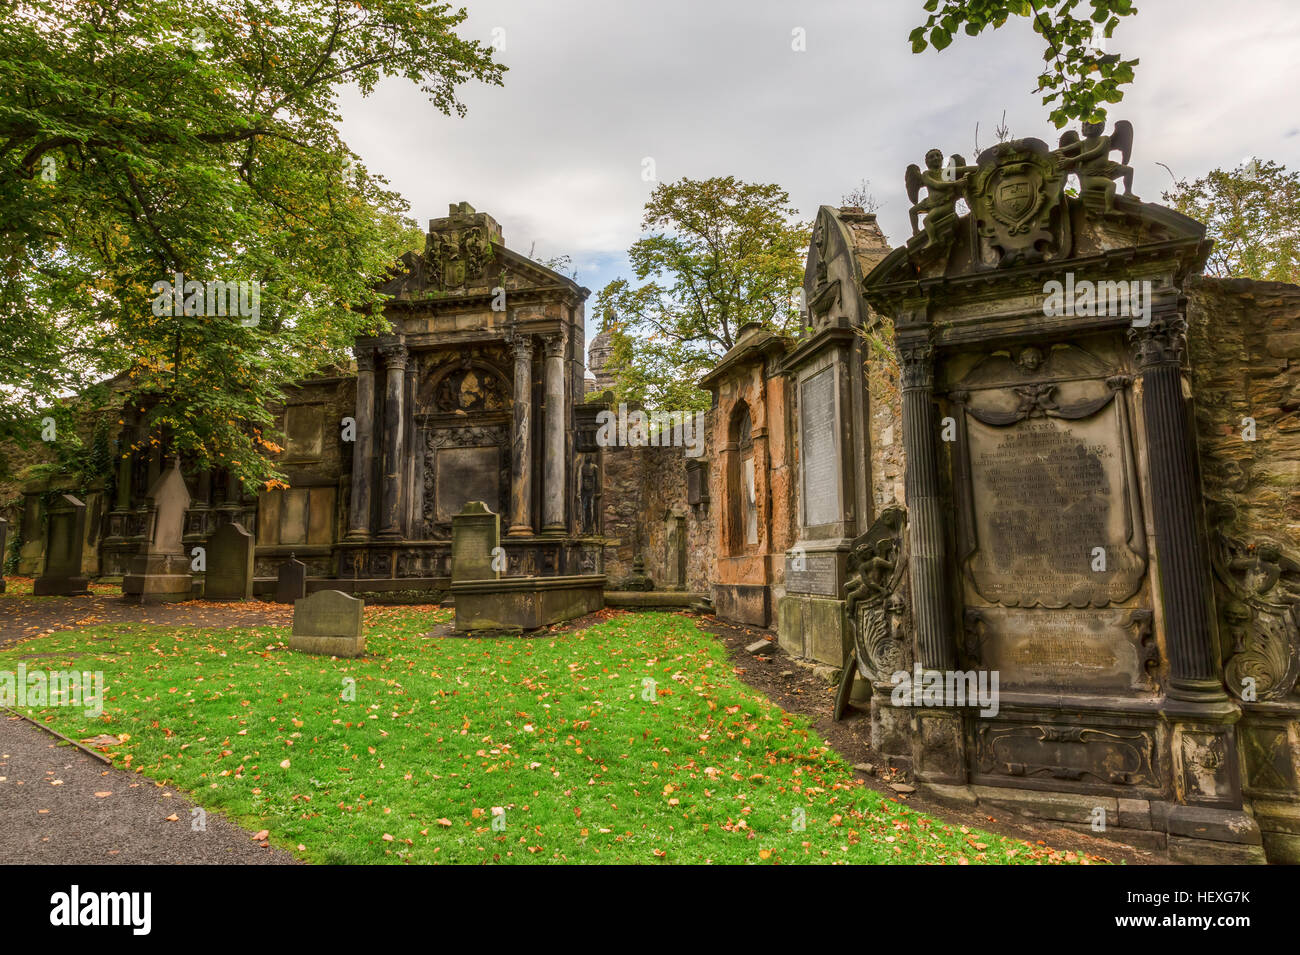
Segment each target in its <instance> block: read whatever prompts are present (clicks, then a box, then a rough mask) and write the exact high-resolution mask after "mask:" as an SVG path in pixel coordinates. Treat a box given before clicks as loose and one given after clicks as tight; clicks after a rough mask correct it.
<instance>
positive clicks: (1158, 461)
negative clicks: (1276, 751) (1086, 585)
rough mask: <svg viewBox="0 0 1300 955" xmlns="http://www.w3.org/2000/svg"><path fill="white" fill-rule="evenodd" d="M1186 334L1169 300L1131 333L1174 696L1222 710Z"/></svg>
mask: <svg viewBox="0 0 1300 955" xmlns="http://www.w3.org/2000/svg"><path fill="white" fill-rule="evenodd" d="M1157 294H1158V293H1157ZM1186 332H1187V321H1186V319H1185V318H1184V317H1183V315H1182V309H1181V306H1180V303H1179V301H1178V300H1177V298H1176V297H1172V296H1166V297H1165V301H1163V302H1162V301H1159V300H1157V301H1156V302H1155V303H1154V307H1153V309H1152V315H1151V321H1150V324H1149V325H1147V326H1146V327H1144V328H1133V329H1131V330H1130V331H1129V336H1130V338H1131V339H1132V341H1133V343H1134V345H1135V346H1136V350H1137V360H1138V366H1139V369H1140V372H1141V378H1142V391H1141V394H1142V418H1143V421H1144V426H1145V431H1146V442H1147V455H1148V459H1149V462H1150V468H1151V505H1152V511H1153V514H1152V517H1153V521H1154V524H1155V537H1156V542H1157V548H1158V560H1157V565H1158V568H1159V578H1160V580H1159V584H1160V598H1161V604H1162V606H1163V610H1164V620H1165V634H1166V640H1167V644H1168V652H1169V690H1168V695H1169V696H1170V697H1172V698H1173V699H1178V700H1185V701H1188V702H1206V703H1217V702H1220V701H1223V700H1226V698H1227V696H1226V694H1225V693H1224V689H1223V683H1222V678H1221V675H1220V664H1219V659H1218V655H1217V654H1216V653H1215V643H1216V639H1215V634H1214V626H1213V623H1212V618H1211V608H1212V606H1213V603H1212V598H1211V595H1210V591H1209V581H1208V579H1207V578H1208V572H1209V556H1208V554H1207V553H1206V550H1205V538H1204V535H1203V534H1202V533H1201V528H1199V527H1198V526H1197V522H1198V517H1199V515H1200V493H1201V492H1200V488H1199V487H1198V485H1197V481H1196V464H1195V461H1196V458H1195V454H1196V448H1195V446H1194V445H1193V439H1192V436H1191V435H1192V431H1191V422H1190V421H1189V420H1188V409H1187V402H1186V401H1185V400H1184V398H1183V383H1182V369H1181V365H1180V359H1181V356H1182V351H1183V347H1184V345H1185V343H1186Z"/></svg>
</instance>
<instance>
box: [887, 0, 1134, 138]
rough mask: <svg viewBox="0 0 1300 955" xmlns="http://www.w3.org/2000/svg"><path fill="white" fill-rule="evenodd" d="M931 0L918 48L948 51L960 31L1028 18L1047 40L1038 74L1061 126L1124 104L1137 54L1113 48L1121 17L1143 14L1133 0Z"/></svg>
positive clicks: (915, 42)
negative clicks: (1121, 54) (1130, 57)
mask: <svg viewBox="0 0 1300 955" xmlns="http://www.w3.org/2000/svg"><path fill="white" fill-rule="evenodd" d="M1083 6H1084V0H925V4H924V9H925V10H926V11H927V12H928V13H929V16H928V17H927V18H926V21H925V23H923V24H921V25H920V26H918V27H917V28H916V29H915V30H913V31H912V33H911V35H910V37H909V39H910V40H911V41H912V52H913V53H920V52H922V51H923V50H925V49H926V47H927V46H933V47H934V48H935V49H936V50H942V49H944V48H945V47H947V46H948V45H949V44H950V43H952V40H953V37H954V36H956V35H957V31H958V30H962V31H964V32H965V33H966V34H967V35H968V36H978V35H979V34H980V33H982V32H984V30H985V29H986V28H989V27H992V28H993V29H995V30H996V29H998V28H999V27H1001V26H1003V25H1004V24H1005V23H1006V22H1007V20H1008V19H1009V18H1010V17H1012V16H1017V17H1026V18H1028V19H1029V21H1030V23H1031V24H1032V26H1033V29H1034V32H1035V33H1038V34H1039V35H1041V36H1042V37H1043V39H1044V40H1046V41H1047V49H1046V51H1045V52H1044V54H1043V59H1044V60H1045V61H1046V62H1047V63H1048V66H1047V67H1046V68H1045V69H1044V70H1043V72H1042V73H1041V74H1039V77H1038V89H1037V90H1036V91H1035V92H1039V93H1045V95H1044V96H1043V103H1044V104H1045V105H1046V104H1049V103H1055V104H1056V106H1055V107H1054V108H1053V109H1052V111H1051V114H1050V118H1051V120H1052V122H1053V123H1054V124H1055V125H1056V126H1057V127H1058V128H1059V127H1061V126H1064V125H1065V124H1066V123H1068V122H1069V121H1070V120H1072V119H1077V120H1087V121H1089V122H1098V123H1099V122H1102V121H1103V120H1105V118H1106V107H1105V104H1106V103H1118V102H1119V101H1120V100H1121V99H1123V97H1124V92H1123V90H1122V89H1121V87H1122V86H1124V85H1125V84H1127V83H1132V82H1133V68H1134V67H1136V66H1137V65H1138V61H1137V60H1136V59H1133V60H1124V59H1120V57H1119V54H1116V53H1109V52H1107V49H1106V48H1107V47H1108V46H1109V42H1108V41H1109V40H1110V38H1111V36H1112V34H1113V33H1114V31H1115V27H1116V26H1117V25H1118V24H1119V21H1120V18H1121V17H1126V16H1130V15H1132V14H1134V13H1137V9H1136V8H1135V7H1134V6H1133V0H1087V6H1088V7H1089V8H1091V9H1083V10H1081V9H1080V8H1081V7H1083Z"/></svg>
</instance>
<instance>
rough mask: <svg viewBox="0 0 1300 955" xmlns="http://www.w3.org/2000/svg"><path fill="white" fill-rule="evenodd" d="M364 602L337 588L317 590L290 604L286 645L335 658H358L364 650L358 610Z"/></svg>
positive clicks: (364, 638)
mask: <svg viewBox="0 0 1300 955" xmlns="http://www.w3.org/2000/svg"><path fill="white" fill-rule="evenodd" d="M365 605H366V602H365V601H364V600H360V599H358V598H356V597H349V596H348V595H347V594H345V593H343V592H342V591H340V590H319V591H317V592H316V593H314V594H312V595H311V596H310V597H303V598H302V599H300V600H295V601H294V604H293V633H292V634H291V635H290V637H289V648H290V649H291V650H301V651H302V652H303V653H317V654H321V655H327V656H334V657H359V656H361V654H363V653H365V651H366V637H365V634H364V632H363V628H362V614H361V611H362V610H363V608H364V607H365Z"/></svg>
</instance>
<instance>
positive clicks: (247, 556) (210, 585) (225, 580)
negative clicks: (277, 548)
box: [203, 524, 255, 600]
mask: <svg viewBox="0 0 1300 955" xmlns="http://www.w3.org/2000/svg"><path fill="white" fill-rule="evenodd" d="M254 544H255V542H254V540H253V535H252V534H250V533H248V531H246V530H244V528H243V527H241V526H240V525H238V524H226V525H224V526H223V527H220V528H218V529H217V532H216V533H215V534H213V535H212V537H211V538H210V539H209V540H208V554H207V557H208V572H207V576H206V577H204V578H203V598H204V599H205V600H250V599H252V596H253V547H254Z"/></svg>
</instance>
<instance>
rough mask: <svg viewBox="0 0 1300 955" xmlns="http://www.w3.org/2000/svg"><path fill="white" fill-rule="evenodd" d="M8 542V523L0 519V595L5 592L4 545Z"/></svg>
mask: <svg viewBox="0 0 1300 955" xmlns="http://www.w3.org/2000/svg"><path fill="white" fill-rule="evenodd" d="M8 542H9V522H8V521H6V520H5V519H4V518H3V517H0V594H2V593H4V592H5V544H7V543H8Z"/></svg>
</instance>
